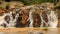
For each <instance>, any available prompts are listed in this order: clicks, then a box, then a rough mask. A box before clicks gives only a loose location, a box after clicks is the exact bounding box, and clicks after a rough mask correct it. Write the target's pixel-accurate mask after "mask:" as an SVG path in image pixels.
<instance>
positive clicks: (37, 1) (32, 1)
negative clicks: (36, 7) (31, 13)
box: [20, 0, 57, 5]
mask: <svg viewBox="0 0 60 34" xmlns="http://www.w3.org/2000/svg"><path fill="white" fill-rule="evenodd" d="M20 1H22V2H23V3H24V4H25V5H30V4H41V3H43V2H53V3H56V2H57V1H56V0H20Z"/></svg>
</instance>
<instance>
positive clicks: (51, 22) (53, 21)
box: [48, 10, 58, 28]
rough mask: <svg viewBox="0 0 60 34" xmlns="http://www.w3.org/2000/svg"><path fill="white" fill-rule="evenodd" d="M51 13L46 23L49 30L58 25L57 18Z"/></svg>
mask: <svg viewBox="0 0 60 34" xmlns="http://www.w3.org/2000/svg"><path fill="white" fill-rule="evenodd" d="M50 12H51V13H50V14H49V15H48V23H49V25H50V27H51V28H56V27H57V25H58V18H57V15H56V14H55V11H52V10H51V11H50Z"/></svg>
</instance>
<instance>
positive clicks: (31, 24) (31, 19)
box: [29, 10, 33, 27]
mask: <svg viewBox="0 0 60 34" xmlns="http://www.w3.org/2000/svg"><path fill="white" fill-rule="evenodd" d="M32 13H33V10H30V12H29V20H30V25H29V27H33V17H32Z"/></svg>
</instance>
